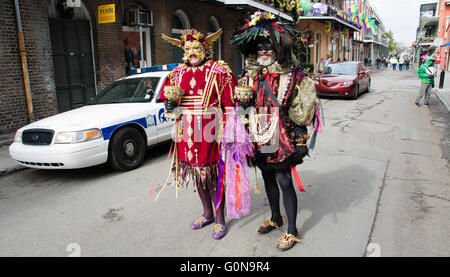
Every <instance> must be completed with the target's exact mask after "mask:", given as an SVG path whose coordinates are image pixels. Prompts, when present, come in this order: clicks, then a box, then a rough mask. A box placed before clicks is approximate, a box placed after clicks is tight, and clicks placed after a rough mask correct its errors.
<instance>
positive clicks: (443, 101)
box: [434, 89, 450, 113]
mask: <svg viewBox="0 0 450 277" xmlns="http://www.w3.org/2000/svg"><path fill="white" fill-rule="evenodd" d="M434 93H435V94H436V96H437V98H438V99H439V100H440V101H441V103H442V104H443V105H444V106H445V108H446V109H447V112H448V113H450V103H448V102H447V101H446V99H445V97H444V96H443V95H442V94H441V90H440V89H436V90H435V91H434Z"/></svg>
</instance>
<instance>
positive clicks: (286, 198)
mask: <svg viewBox="0 0 450 277" xmlns="http://www.w3.org/2000/svg"><path fill="white" fill-rule="evenodd" d="M298 35H299V34H298V33H297V31H295V30H294V26H293V25H290V24H287V23H281V22H278V21H277V20H276V19H275V16H274V15H273V14H270V13H262V12H257V13H255V14H254V15H252V17H251V20H249V21H248V22H247V23H246V24H245V25H244V26H243V27H241V28H240V29H239V30H238V31H236V32H235V34H234V36H233V38H232V42H233V44H235V45H236V46H237V47H238V48H239V49H240V51H241V53H242V54H243V55H244V57H245V70H243V73H242V75H241V77H240V79H239V86H237V87H236V96H237V97H238V98H239V105H240V106H242V107H243V108H244V109H246V112H248V124H249V125H248V130H249V134H250V136H251V137H252V140H253V141H254V146H255V153H254V157H255V158H254V162H255V163H256V165H257V166H258V168H259V169H260V170H261V173H262V177H263V180H264V187H265V190H266V193H267V197H268V200H269V205H270V209H271V214H272V215H271V218H270V219H267V220H265V221H264V222H263V223H262V224H261V225H260V226H259V228H258V229H257V231H258V232H259V233H260V234H266V233H268V232H270V231H272V230H274V229H278V228H279V227H281V226H282V225H283V224H284V220H283V217H282V215H281V212H280V200H279V198H280V191H279V187H278V185H279V186H280V187H281V191H282V195H283V202H284V208H285V211H286V215H287V225H288V226H287V233H285V234H283V235H282V236H281V238H280V241H279V244H278V245H277V248H278V249H279V250H288V249H290V248H292V247H293V246H294V244H295V243H296V242H298V241H299V238H300V234H299V232H298V230H297V226H296V220H297V196H296V192H295V190H294V186H293V180H292V176H294V179H295V181H296V182H297V186H298V187H299V189H300V190H301V191H304V190H303V186H302V184H301V181H300V178H299V176H298V173H297V171H296V169H295V166H296V165H297V164H300V163H302V160H303V157H304V156H305V155H307V154H308V146H307V141H308V140H309V138H310V137H309V135H308V132H307V127H306V126H308V125H311V124H314V126H316V127H317V126H318V125H320V113H319V108H320V105H319V100H318V98H317V96H316V89H315V86H314V82H313V81H312V80H311V78H309V76H307V75H306V74H305V73H304V72H302V70H301V67H300V66H296V63H297V59H296V58H295V56H294V55H293V51H292V50H293V49H292V48H293V46H294V44H295V39H296V37H297V36H298ZM248 91H251V96H249V97H248V99H247V100H242V99H245V97H243V96H242V95H248V94H249V93H248ZM249 107H250V109H248V108H249ZM317 129H318V128H316V131H317ZM315 134H316V132H314V135H313V138H314V140H315ZM311 140H313V139H311ZM312 144H314V143H313V142H311V143H310V146H312Z"/></svg>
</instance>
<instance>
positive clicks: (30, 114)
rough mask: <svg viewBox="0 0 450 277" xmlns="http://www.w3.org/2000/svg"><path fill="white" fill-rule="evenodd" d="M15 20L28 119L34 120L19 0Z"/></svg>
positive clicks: (15, 4) (15, 2)
mask: <svg viewBox="0 0 450 277" xmlns="http://www.w3.org/2000/svg"><path fill="white" fill-rule="evenodd" d="M14 6H15V9H16V21H17V36H18V39H19V51H20V61H21V63H22V73H23V83H24V85H25V96H26V99H27V110H28V119H29V121H30V123H31V122H33V121H34V113H33V101H32V99H31V90H30V77H29V75H28V65H27V52H26V51H25V40H24V37H23V30H22V20H21V18H20V9H19V0H14Z"/></svg>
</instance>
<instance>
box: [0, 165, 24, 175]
mask: <svg viewBox="0 0 450 277" xmlns="http://www.w3.org/2000/svg"><path fill="white" fill-rule="evenodd" d="M24 169H28V168H27V167H25V166H22V165H20V164H18V165H15V166H10V167H8V168H4V169H0V177H3V176H6V175H8V174H11V173H14V172H17V171H20V170H24Z"/></svg>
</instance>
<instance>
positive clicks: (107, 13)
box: [98, 4, 116, 24]
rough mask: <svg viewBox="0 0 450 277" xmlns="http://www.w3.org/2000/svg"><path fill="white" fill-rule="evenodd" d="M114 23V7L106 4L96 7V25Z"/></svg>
mask: <svg viewBox="0 0 450 277" xmlns="http://www.w3.org/2000/svg"><path fill="white" fill-rule="evenodd" d="M114 22H116V5H115V4H108V5H102V6H98V23H99V24H102V23H114Z"/></svg>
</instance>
